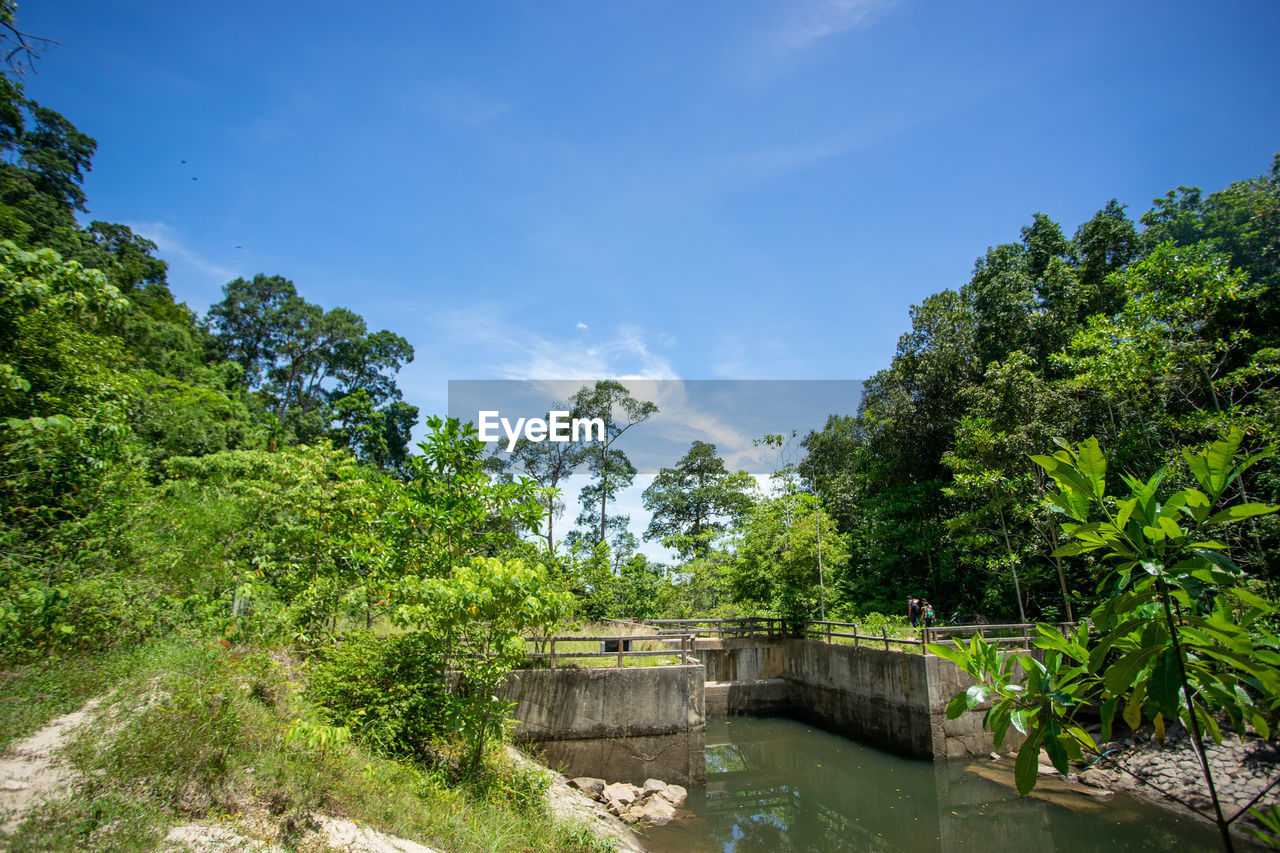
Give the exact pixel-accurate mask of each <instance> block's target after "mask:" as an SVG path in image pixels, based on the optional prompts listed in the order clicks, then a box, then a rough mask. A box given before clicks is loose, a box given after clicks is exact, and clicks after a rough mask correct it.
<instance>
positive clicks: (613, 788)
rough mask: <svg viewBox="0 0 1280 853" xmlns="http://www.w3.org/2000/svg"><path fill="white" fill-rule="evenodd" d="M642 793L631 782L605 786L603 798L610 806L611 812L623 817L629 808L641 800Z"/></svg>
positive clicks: (602, 793)
mask: <svg viewBox="0 0 1280 853" xmlns="http://www.w3.org/2000/svg"><path fill="white" fill-rule="evenodd" d="M640 794H641V791H640V789H639V788H637V787H636V786H635V785H632V784H631V783H630V782H614V783H613V784H612V785H605V786H604V790H603V791H602V792H601V796H602V797H603V799H604V802H605V803H606V804H607V805H608V806H609V811H611V812H613V813H614V814H616V815H619V816H621V815H622V813H623V812H624V811H626V810H627V806H629V805H631V804H632V803H634V802H635V801H636V800H638V799H640Z"/></svg>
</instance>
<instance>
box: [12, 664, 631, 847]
mask: <svg viewBox="0 0 1280 853" xmlns="http://www.w3.org/2000/svg"><path fill="white" fill-rule="evenodd" d="M72 664H74V665H72ZM303 678H304V676H303V674H302V673H301V672H300V670H299V668H298V667H297V666H296V664H295V662H294V661H293V660H292V659H291V657H290V655H289V654H288V653H287V651H286V650H283V649H276V650H273V651H271V652H268V651H265V650H259V651H254V652H245V651H236V652H231V651H228V650H226V649H224V648H223V647H222V646H220V645H217V644H215V643H209V642H201V641H183V640H178V639H170V640H168V641H160V642H155V643H152V644H150V645H149V646H147V647H145V648H142V649H138V650H136V651H135V652H132V653H128V654H123V655H107V656H105V657H104V658H101V659H93V658H89V659H83V660H76V661H74V662H70V661H68V662H63V663H61V664H59V663H58V662H55V661H48V662H46V663H45V664H41V665H36V666H32V667H27V668H25V669H23V670H21V671H17V672H14V673H9V674H8V677H7V679H6V681H5V682H4V684H3V688H4V690H5V693H4V694H3V695H4V696H16V697H21V700H20V701H16V702H14V703H13V704H14V705H15V706H21V707H22V708H23V709H24V710H23V711H22V713H21V720H20V722H14V720H13V718H12V717H13V715H6V716H5V718H4V724H5V727H6V729H5V731H6V732H10V731H11V732H13V734H10V735H9V737H10V738H12V737H14V736H17V735H18V734H23V733H25V732H27V731H30V730H32V729H34V728H36V727H38V726H39V725H40V724H41V723H43V722H45V721H46V720H47V719H48V718H49V717H52V716H54V715H56V714H58V713H62V712H63V711H64V710H71V709H72V708H74V707H76V706H78V705H79V704H81V702H82V700H83V699H87V698H89V696H91V695H95V694H97V695H102V694H106V698H105V700H104V702H103V704H102V706H100V708H101V711H100V713H99V714H98V716H97V718H96V719H95V721H94V722H93V723H91V724H90V725H88V726H86V728H85V729H83V730H82V731H81V732H80V733H79V735H78V736H77V737H76V739H75V740H74V741H73V742H72V744H71V745H70V746H69V747H68V750H67V757H68V759H69V761H70V762H71V764H72V766H73V767H74V768H75V769H76V770H77V771H78V772H79V773H80V775H81V778H82V780H83V781H82V783H81V784H79V785H77V786H75V788H74V789H73V790H72V791H70V792H69V796H68V797H66V798H65V799H63V800H61V801H58V802H55V803H53V804H50V805H48V806H45V807H43V808H42V809H40V810H39V811H37V812H35V813H33V814H32V815H31V817H30V818H29V819H28V820H27V822H26V823H25V824H24V825H23V826H22V827H21V828H20V830H19V831H18V833H17V834H16V835H14V836H13V837H11V838H9V839H8V844H9V849H11V850H14V851H37V850H39V851H45V850H48V851H64V850H65V851H71V850H84V849H89V850H102V851H117V850H119V851H127V850H139V849H150V848H153V847H155V846H156V845H158V844H159V843H160V842H161V840H162V839H163V838H164V835H165V834H166V832H167V831H168V830H169V828H170V827H171V826H174V825H177V824H181V823H189V822H193V821H200V822H205V823H209V822H213V823H220V824H225V825H228V826H229V827H230V828H232V829H233V831H236V832H237V833H238V834H242V835H245V836H246V837H250V838H257V839H260V840H267V841H272V842H275V843H280V844H283V845H284V846H286V847H287V848H293V849H296V848H297V846H298V845H299V844H302V843H304V841H305V839H306V833H305V832H304V829H305V828H306V827H307V826H308V824H309V821H310V819H311V817H312V816H313V815H315V814H321V813H323V814H329V815H333V816H336V817H345V818H349V819H353V820H357V821H359V822H360V823H361V824H362V825H371V826H373V827H374V828H376V829H379V830H381V831H384V832H387V833H389V834H391V835H395V836H398V837H401V838H408V839H412V840H415V841H419V842H420V843H423V844H427V845H430V846H432V847H435V848H437V849H443V850H449V851H456V852H457V853H482V851H483V853H490V851H525V850H564V851H584V853H586V851H598V850H605V849H609V848H608V846H607V845H604V844H603V843H602V842H600V841H599V840H598V839H597V838H596V837H595V836H592V835H590V834H589V833H587V832H586V831H585V830H583V829H581V828H578V827H571V826H565V825H563V824H561V823H559V822H557V821H553V820H552V819H550V818H549V817H548V815H547V812H546V807H545V805H544V803H543V800H542V794H543V791H544V790H545V787H546V779H545V778H544V777H543V775H542V774H539V773H537V772H536V771H527V770H522V769H520V768H517V767H516V766H514V765H513V764H512V763H511V762H510V761H509V760H508V759H507V757H506V756H505V753H503V752H501V750H500V749H499V750H497V751H495V752H493V753H492V754H491V755H490V756H489V757H488V759H487V762H486V769H485V771H484V772H483V773H482V774H480V775H479V776H477V777H474V778H470V779H467V780H464V781H463V782H462V783H461V784H453V785H450V784H447V783H446V781H445V777H444V776H443V774H441V773H437V772H435V771H433V770H432V769H430V768H425V767H419V766H413V765H410V764H407V763H403V762H399V761H393V760H390V759H388V758H385V757H381V756H379V755H377V754H374V753H371V752H369V751H367V750H366V749H364V748H363V747H361V746H360V745H359V744H352V743H340V742H339V743H333V742H330V743H328V744H312V745H308V743H306V742H299V741H298V740H297V739H291V738H290V737H289V733H290V731H291V729H293V728H294V727H296V725H297V721H298V720H299V719H302V718H306V717H307V715H308V711H309V707H308V706H307V704H306V703H305V701H304V700H303V699H302V696H301V686H302V680H303ZM40 696H44V697H45V698H38V697H40ZM42 717H43V718H42Z"/></svg>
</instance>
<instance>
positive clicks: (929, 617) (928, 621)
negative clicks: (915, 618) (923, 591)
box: [921, 598, 933, 628]
mask: <svg viewBox="0 0 1280 853" xmlns="http://www.w3.org/2000/svg"><path fill="white" fill-rule="evenodd" d="M921 607H922V608H923V610H924V626H925V627H926V628H932V627H933V605H932V604H930V603H929V599H927V598H926V599H925V600H924V602H923V603H922V604H921Z"/></svg>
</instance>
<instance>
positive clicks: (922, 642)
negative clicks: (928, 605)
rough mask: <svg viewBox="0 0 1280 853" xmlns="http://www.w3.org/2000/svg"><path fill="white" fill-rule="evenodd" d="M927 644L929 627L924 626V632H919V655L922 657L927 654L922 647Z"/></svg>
mask: <svg viewBox="0 0 1280 853" xmlns="http://www.w3.org/2000/svg"><path fill="white" fill-rule="evenodd" d="M928 642H929V626H928V625H925V626H924V630H923V631H922V632H920V654H922V655H924V654H928V651H927V650H926V649H925V647H924V646H925V643H928Z"/></svg>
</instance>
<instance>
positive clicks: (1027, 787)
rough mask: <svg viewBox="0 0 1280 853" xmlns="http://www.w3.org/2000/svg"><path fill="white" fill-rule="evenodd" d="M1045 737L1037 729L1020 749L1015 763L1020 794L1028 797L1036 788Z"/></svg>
mask: <svg viewBox="0 0 1280 853" xmlns="http://www.w3.org/2000/svg"><path fill="white" fill-rule="evenodd" d="M1043 736H1044V732H1043V730H1041V729H1036V731H1034V732H1033V733H1032V734H1031V735H1030V736H1029V737H1028V738H1027V739H1026V740H1024V741H1023V742H1022V746H1021V748H1019V749H1018V759H1017V761H1016V762H1014V767H1013V777H1014V781H1015V782H1016V783H1017V786H1018V793H1019V794H1021V795H1023V796H1026V795H1027V794H1029V793H1031V790H1032V789H1033V788H1035V786H1036V776H1037V775H1038V768H1039V765H1040V739H1041V738H1042V737H1043Z"/></svg>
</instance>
